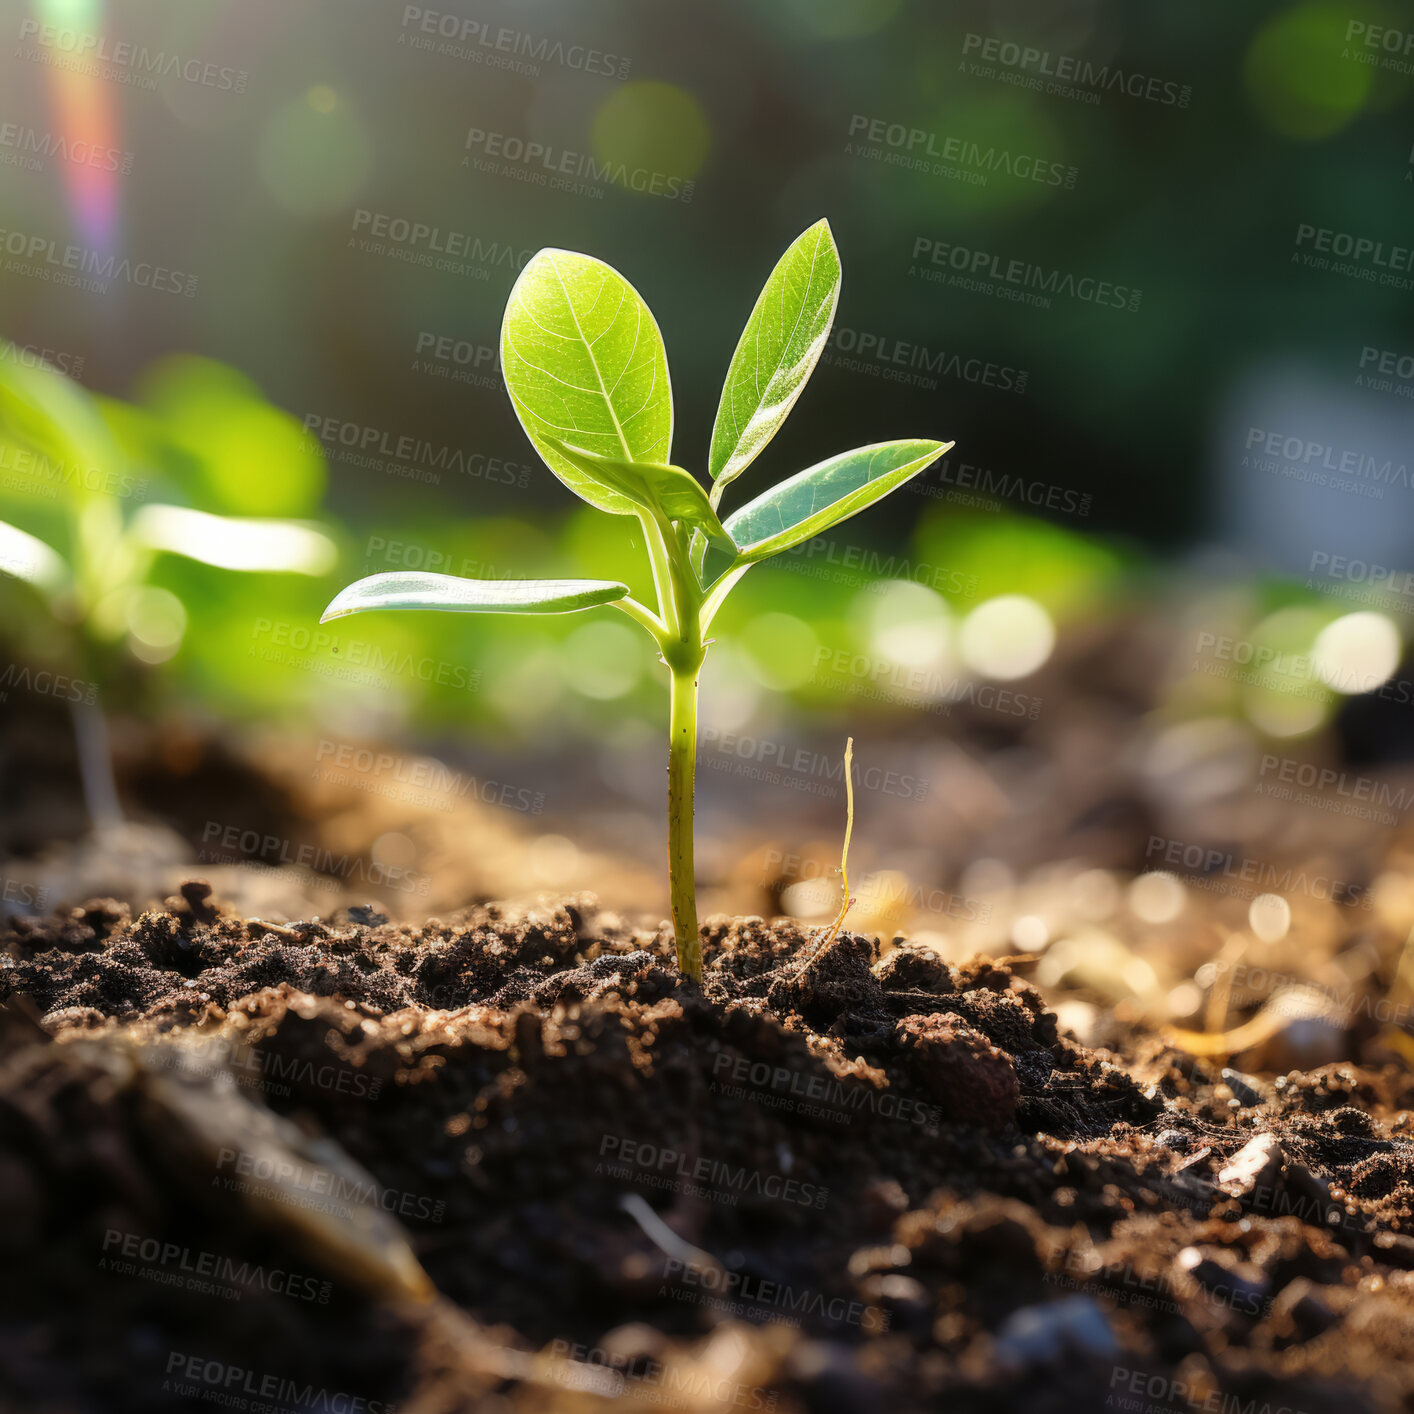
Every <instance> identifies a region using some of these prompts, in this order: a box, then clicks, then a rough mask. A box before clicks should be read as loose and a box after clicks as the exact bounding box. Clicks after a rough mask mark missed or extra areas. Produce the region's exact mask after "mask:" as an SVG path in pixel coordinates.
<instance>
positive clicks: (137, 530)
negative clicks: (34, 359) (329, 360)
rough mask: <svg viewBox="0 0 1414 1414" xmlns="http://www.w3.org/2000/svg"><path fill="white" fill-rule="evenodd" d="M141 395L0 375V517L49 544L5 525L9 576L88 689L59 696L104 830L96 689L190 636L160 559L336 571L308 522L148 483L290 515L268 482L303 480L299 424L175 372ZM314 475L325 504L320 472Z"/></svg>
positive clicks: (109, 808)
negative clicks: (28, 592)
mask: <svg viewBox="0 0 1414 1414" xmlns="http://www.w3.org/2000/svg"><path fill="white" fill-rule="evenodd" d="M148 392H149V395H150V397H149V406H145V407H144V406H139V405H136V404H130V403H122V402H118V401H116V400H113V399H107V398H99V397H94V396H92V395H90V394H89V393H87V392H86V391H85V390H84V389H83V388H81V387H80V386H79V385H78V384H77V383H74V382H73V381H72V380H70V379H69V378H67V377H65V376H64V375H63V374H62V373H59V372H58V371H57V370H55V369H53V368H51V367H49V366H48V365H46V364H42V363H30V364H28V365H26V364H25V363H23V362H18V361H17V362H10V361H6V362H3V363H0V461H3V465H4V467H5V470H6V472H7V475H6V477H5V494H4V497H3V499H4V501H5V502H6V504H7V512H6V513H7V514H16V513H18V514H19V515H20V517H21V518H24V519H27V520H29V521H30V522H31V523H33V524H35V525H36V526H37V528H38V529H39V530H40V532H41V533H40V534H38V535H36V534H32V533H31V532H30V531H28V530H24V529H21V528H20V527H19V526H18V525H15V524H12V523H10V522H9V521H8V520H0V572H3V573H4V574H6V575H9V576H11V577H12V578H14V579H17V580H21V581H23V582H24V583H26V584H27V585H29V586H31V587H32V588H33V589H34V591H35V592H36V593H37V594H38V595H39V596H40V597H41V598H42V600H43V602H44V604H45V605H46V607H47V609H48V611H49V614H50V616H51V619H52V623H53V625H54V627H55V628H56V629H57V630H58V631H59V634H60V640H61V642H60V655H59V656H60V658H61V660H62V662H63V663H64V666H65V669H66V670H67V671H68V672H69V673H71V674H72V675H73V678H74V679H75V680H76V681H77V682H78V683H79V684H80V685H81V690H78V691H71V692H69V693H66V694H64V695H65V696H67V697H69V698H70V706H71V708H72V712H73V718H74V730H75V734H76V738H77V743H78V757H79V771H80V776H81V779H82V784H83V791H84V800H85V804H86V806H87V808H88V813H89V818H90V823H91V824H92V825H93V827H94V828H95V829H96V830H102V829H106V828H108V827H110V826H112V825H115V824H117V823H119V822H121V820H122V818H123V815H122V807H121V805H120V803H119V799H118V792H117V787H116V785H115V782H114V777H113V765H112V759H111V755H110V752H109V747H108V732H107V726H106V722H105V718H104V715H103V709H102V706H101V704H100V703H99V702H98V701H97V698H96V694H95V693H94V692H93V691H91V689H92V686H93V684H95V683H102V684H104V685H105V687H107V686H109V685H110V684H111V683H112V682H113V681H114V679H115V678H116V677H117V675H118V674H119V673H120V671H121V670H122V668H123V667H125V666H128V665H133V664H137V665H141V664H149V665H151V664H156V663H160V662H163V661H165V660H166V659H167V658H169V657H171V655H172V654H173V653H175V652H176V650H177V647H178V646H179V644H180V642H181V636H182V633H183V630H184V628H185V625H186V611H185V609H184V608H183V605H182V601H181V599H180V598H178V596H177V595H176V594H174V593H173V592H172V590H170V589H167V588H164V587H161V586H160V585H157V584H155V583H153V574H154V569H155V567H156V565H157V563H158V560H159V557H161V556H163V555H179V556H182V557H184V558H186V559H189V560H194V561H197V562H199V563H200V564H204V565H211V566H215V567H216V568H218V569H223V570H236V571H264V572H278V573H295V574H307V575H323V574H327V573H328V572H329V571H330V570H331V569H332V568H333V566H334V561H335V558H336V554H335V547H334V543H333V541H331V540H330V539H329V538H328V536H326V535H325V534H324V533H323V532H322V531H321V530H319V529H317V528H316V527H315V526H313V525H309V524H305V523H302V522H301V521H297V520H292V519H286V518H271V517H255V516H229V515H216V514H211V513H209V512H207V511H201V510H195V509H192V508H190V507H188V506H180V505H171V504H167V503H163V502H147V501H146V499H145V493H146V490H147V487H148V485H149V483H150V482H152V481H154V480H158V481H170V482H175V483H177V484H180V485H181V486H183V488H187V487H190V486H193V485H195V486H196V487H197V488H198V489H199V490H204V491H206V492H208V493H211V494H212V495H213V499H216V500H218V501H223V502H225V503H227V504H229V503H230V502H231V501H233V500H234V501H236V502H237V503H238V504H239V503H240V502H241V501H242V500H244V501H245V502H247V503H252V504H253V503H256V502H258V501H259V500H261V499H264V500H266V501H268V500H269V499H270V497H271V496H272V495H274V496H275V497H283V498H284V499H285V500H286V501H287V502H288V501H289V500H290V497H291V491H290V490H289V489H288V488H286V489H278V488H277V489H273V490H272V489H271V487H272V483H274V482H276V481H277V480H279V479H282V478H283V479H286V480H288V481H290V482H294V483H298V482H299V481H300V480H301V479H303V480H305V481H309V480H310V474H309V471H308V468H302V467H301V466H300V465H299V458H300V457H304V456H308V455H309V454H308V452H307V451H304V452H297V451H296V447H297V446H298V445H299V444H300V437H299V429H298V424H296V423H294V422H293V420H292V419H288V418H287V415H286V414H283V413H280V412H279V411H278V410H277V409H274V408H270V407H269V406H268V405H266V404H264V403H263V402H262V401H261V400H260V399H259V396H258V394H257V393H256V391H255V390H254V388H253V385H250V384H248V383H247V382H246V381H245V380H244V379H241V378H240V376H239V375H238V374H234V373H232V372H231V371H230V370H228V369H223V368H222V367H221V366H220V365H219V364H213V363H209V362H208V361H206V360H201V359H174V360H169V361H167V363H166V364H165V365H159V369H158V372H157V374H156V375H155V377H154V378H153V379H152V380H151V382H150V384H149V388H148ZM286 424H288V425H286ZM316 471H317V476H318V482H317V484H316V486H315V491H316V495H317V494H318V491H319V490H322V475H323V472H322V466H316ZM223 483H224V494H223ZM294 494H296V495H298V496H300V497H301V498H302V499H307V497H306V496H305V495H304V493H303V492H301V491H296V492H295V493H294ZM9 507H15V508H16V510H15V511H11V510H9V509H8V508H9ZM75 699H76V700H75Z"/></svg>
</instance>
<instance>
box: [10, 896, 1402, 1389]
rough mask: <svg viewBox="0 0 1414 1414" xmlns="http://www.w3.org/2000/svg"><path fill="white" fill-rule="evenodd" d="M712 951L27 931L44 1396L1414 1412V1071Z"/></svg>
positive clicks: (25, 1375) (22, 1203)
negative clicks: (698, 960) (1196, 1049)
mask: <svg viewBox="0 0 1414 1414" xmlns="http://www.w3.org/2000/svg"><path fill="white" fill-rule="evenodd" d="M881 952H882V956H881ZM704 954H705V957H706V962H707V974H706V984H705V987H703V988H702V989H699V988H698V987H697V986H695V985H694V984H692V983H691V982H688V981H685V980H684V979H683V978H681V977H680V976H679V975H678V974H677V972H676V970H675V968H674V967H673V965H672V962H671V950H670V946H669V943H668V940H667V938H666V935H665V934H663V933H661V932H660V933H658V934H656V935H654V934H647V933H643V932H641V931H635V930H633V929H632V928H631V927H629V926H627V925H626V924H625V923H623V922H622V921H621V920H619V919H617V918H615V917H613V916H609V915H605V914H601V913H598V912H596V910H595V907H594V905H593V904H592V902H591V901H590V900H588V899H584V898H579V899H574V900H569V901H565V902H562V903H560V904H558V905H553V906H552V905H547V906H546V907H544V908H543V909H542V910H540V911H531V912H528V913H523V914H519V915H512V914H510V913H509V912H508V911H506V910H502V909H499V908H497V907H495V906H488V907H484V908H478V909H476V910H473V911H472V912H470V913H468V914H466V915H463V916H460V917H457V918H454V919H448V920H446V921H439V920H433V921H431V922H429V923H427V924H426V925H425V926H423V927H420V928H415V927H410V926H407V925H393V924H389V923H387V922H385V921H383V920H382V919H381V917H380V916H378V915H376V914H370V913H367V912H364V913H359V912H358V911H355V916H354V917H351V918H350V917H346V916H344V915H342V914H341V915H339V916H338V921H337V922H304V923H293V924H280V923H261V922H260V921H258V920H255V919H249V920H243V919H240V918H237V917H233V916H231V915H229V914H228V913H225V912H223V911H222V910H220V909H219V908H218V907H217V906H216V905H215V904H213V902H212V900H211V899H210V898H209V896H208V890H207V889H206V888H205V886H203V885H199V884H193V885H189V886H187V887H186V888H185V889H184V890H183V894H182V896H181V897H177V898H173V899H171V900H169V901H168V905H167V907H166V908H165V909H164V910H161V911H155V912H150V913H146V914H143V915H142V916H141V917H137V918H133V917H131V916H130V915H129V913H128V910H127V909H126V907H125V906H121V905H116V904H111V903H105V902H101V901H100V902H94V903H91V904H89V905H87V906H86V907H84V908H81V909H76V910H74V911H73V912H72V913H71V914H68V915H66V916H63V917H55V918H50V919H48V920H45V921H42V922H36V921H32V920H31V921H25V920H20V921H19V922H18V923H17V924H15V925H14V928H13V931H11V932H10V933H9V934H8V935H7V937H6V939H5V942H4V948H3V954H0V1000H7V1001H8V1005H7V1006H6V1007H5V1008H4V1010H3V1012H0V1283H2V1284H0V1371H3V1372H4V1373H3V1378H0V1407H3V1408H6V1409H8V1408H14V1409H32V1410H44V1411H61V1410H62V1411H70V1410H73V1411H80V1410H82V1411H89V1410H93V1411H98V1410H103V1411H107V1410H128V1409H132V1410H144V1411H147V1410H168V1409H177V1408H186V1407H193V1408H195V1407H206V1406H212V1405H214V1406H215V1407H218V1408H235V1409H245V1410H258V1409H269V1410H280V1411H304V1410H327V1411H330V1414H383V1411H384V1410H386V1409H387V1408H389V1407H390V1406H393V1405H396V1406H397V1407H398V1408H399V1409H400V1410H403V1411H409V1410H415V1411H427V1414H431V1411H440V1410H453V1409H470V1408H476V1409H485V1410H498V1411H501V1410H512V1409H516V1410H520V1409H534V1410H541V1409H564V1410H571V1409H573V1410H579V1409H604V1408H610V1407H625V1408H635V1407H639V1406H641V1407H643V1408H645V1409H646V1408H663V1407H668V1408H677V1409H685V1410H729V1409H776V1410H796V1409H800V1410H812V1411H816V1410H818V1411H836V1410H839V1411H853V1410H873V1409H881V1410H889V1411H891V1414H892V1412H894V1411H897V1412H898V1414H902V1411H907V1410H913V1409H947V1410H957V1411H970V1410H978V1411H981V1410H998V1409H1025V1410H1041V1411H1047V1410H1056V1411H1061V1410H1064V1411H1075V1410H1089V1409H1112V1410H1144V1411H1156V1414H1157V1412H1160V1411H1175V1414H1183V1411H1189V1410H1203V1411H1220V1414H1248V1411H1254V1414H1263V1411H1273V1414H1275V1411H1278V1410H1281V1409H1286V1410H1290V1411H1305V1414H1322V1412H1323V1411H1327V1410H1329V1411H1336V1410H1339V1411H1342V1414H1350V1411H1359V1410H1364V1409H1397V1408H1407V1407H1411V1405H1414V1301H1411V1296H1410V1292H1411V1288H1414V1144H1411V1139H1410V1127H1411V1119H1412V1118H1414V1117H1411V1114H1410V1112H1409V1111H1408V1109H1406V1106H1408V1105H1409V1104H1410V1103H1411V1095H1410V1088H1411V1084H1410V1080H1409V1077H1408V1075H1407V1073H1406V1072H1402V1071H1399V1072H1397V1071H1395V1070H1394V1069H1390V1070H1387V1071H1372V1070H1368V1069H1361V1068H1357V1067H1355V1066H1351V1065H1339V1066H1332V1067H1328V1068H1326V1069H1324V1070H1321V1071H1317V1072H1314V1073H1310V1074H1299V1073H1293V1074H1291V1075H1288V1076H1284V1077H1270V1076H1269V1077H1261V1076H1247V1077H1242V1076H1237V1075H1235V1074H1232V1073H1229V1075H1228V1076H1227V1078H1226V1079H1225V1078H1224V1077H1223V1076H1222V1075H1221V1074H1220V1073H1219V1072H1218V1071H1216V1070H1215V1069H1212V1068H1210V1067H1209V1066H1208V1065H1207V1064H1205V1063H1203V1062H1196V1061H1193V1060H1191V1059H1188V1058H1185V1057H1183V1056H1181V1055H1180V1054H1178V1053H1177V1052H1174V1051H1171V1050H1167V1049H1165V1048H1163V1047H1161V1046H1160V1045H1159V1044H1158V1043H1156V1042H1154V1041H1152V1040H1150V1041H1147V1042H1143V1041H1137V1040H1136V1041H1135V1042H1134V1043H1133V1045H1132V1046H1131V1047H1130V1048H1129V1050H1128V1051H1127V1053H1126V1054H1123V1055H1119V1054H1112V1053H1109V1052H1105V1051H1097V1050H1090V1049H1086V1048H1085V1047H1082V1046H1080V1045H1078V1044H1076V1043H1075V1042H1074V1041H1072V1040H1070V1039H1067V1037H1066V1036H1065V1035H1064V1034H1063V1033H1062V1032H1060V1031H1059V1030H1058V1028H1057V1023H1056V1018H1055V1016H1054V1014H1053V1013H1052V1012H1051V1011H1050V1010H1049V1009H1048V1008H1047V1006H1046V1005H1045V1003H1044V1001H1043V999H1042V997H1041V995H1040V993H1039V992H1037V991H1036V989H1035V988H1034V987H1032V986H1031V985H1030V984H1029V983H1028V982H1027V981H1026V980H1025V975H1024V974H1025V972H1026V967H1025V960H1013V961H1012V962H1010V963H1009V962H1008V961H1005V960H1003V961H989V960H985V959H983V960H978V961H977V962H975V963H973V964H971V965H969V966H967V967H965V968H962V969H957V968H949V967H948V966H947V965H946V964H945V963H944V962H943V961H942V960H941V959H940V958H938V956H937V955H936V954H935V953H932V952H930V951H928V950H926V949H923V948H920V947H916V946H913V945H908V944H902V941H901V940H895V941H894V942H892V943H885V944H884V945H883V946H882V948H881V945H880V943H879V942H878V941H870V940H867V939H864V938H861V937H857V936H854V935H851V934H848V933H846V934H844V935H842V936H841V937H840V939H839V940H838V941H837V942H836V943H835V944H834V945H832V946H831V947H829V948H828V949H821V948H820V947H819V946H818V944H817V943H816V942H815V941H814V940H813V938H812V936H810V935H807V934H806V933H804V932H802V931H801V930H800V929H798V928H797V927H795V926H794V925H790V924H779V923H778V924H776V925H773V926H768V925H767V924H766V923H764V922H763V921H762V920H760V919H755V918H748V919H737V920H731V921H727V920H716V921H713V922H712V923H710V924H709V926H708V927H707V928H706V930H705V937H704ZM267 1107H268V1110H269V1111H273V1112H275V1113H276V1114H277V1115H280V1116H284V1117H285V1118H286V1119H287V1120H288V1121H289V1122H288V1123H279V1122H276V1121H271V1120H270V1119H269V1117H268V1114H267ZM354 1166H357V1167H354ZM361 1171H366V1173H367V1174H368V1175H371V1176H372V1179H373V1180H376V1185H377V1188H376V1190H374V1189H372V1187H371V1186H370V1189H369V1192H372V1193H373V1194H374V1196H373V1197H372V1198H371V1199H370V1198H369V1197H368V1196H367V1194H361V1195H359V1196H355V1197H349V1196H348V1194H347V1193H346V1192H343V1191H342V1190H340V1191H338V1192H336V1191H335V1190H337V1189H338V1180H339V1178H340V1176H341V1175H344V1174H349V1173H351V1174H354V1175H357V1174H358V1173H360V1172H361ZM380 1210H381V1214H382V1216H379V1212H380ZM370 1214H372V1216H370ZM404 1240H406V1242H407V1243H409V1244H410V1246H411V1250H412V1252H414V1253H415V1254H416V1258H417V1263H418V1264H420V1270H419V1267H418V1266H417V1265H416V1264H413V1263H411V1261H410V1260H407V1259H405V1256H404V1253H405V1249H404V1247H403V1246H402V1244H403V1242H404ZM424 1271H425V1273H426V1277H427V1278H430V1286H428V1285H427V1284H426V1282H425V1281H424V1278H423V1276H422V1272H424ZM586 1366H592V1367H595V1368H592V1369H588V1368H586ZM600 1367H607V1369H605V1368H600ZM606 1399H607V1402H606Z"/></svg>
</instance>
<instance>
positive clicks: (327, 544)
mask: <svg viewBox="0 0 1414 1414" xmlns="http://www.w3.org/2000/svg"><path fill="white" fill-rule="evenodd" d="M131 533H132V535H133V536H134V537H135V538H136V539H137V540H138V541H140V542H141V543H142V544H143V545H146V546H147V547H148V549H151V550H165V551H166V552H167V553H168V554H171V555H185V556H186V557H187V559H189V560H198V561H199V562H200V563H202V564H204V565H215V566H216V567H217V568H218V569H223V570H264V571H267V572H270V573H275V574H280V573H284V574H311V575H322V574H328V573H329V571H330V570H331V569H333V568H334V562H335V561H336V560H337V558H338V552H337V551H336V550H335V548H334V542H333V541H332V540H330V539H329V537H328V536H327V535H325V534H324V532H323V531H322V530H316V529H315V528H314V527H313V526H312V525H301V524H300V523H299V522H298V521H293V520H261V519H257V518H255V517H253V516H214V515H210V514H209V513H208V512H206V511H193V510H189V509H188V508H187V507H186V506H162V505H154V506H144V507H143V508H142V509H141V510H140V511H139V512H138V513H137V515H136V516H135V517H134V518H133V523H132V527H131Z"/></svg>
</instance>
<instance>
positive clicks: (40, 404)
mask: <svg viewBox="0 0 1414 1414" xmlns="http://www.w3.org/2000/svg"><path fill="white" fill-rule="evenodd" d="M3 440H8V441H11V442H14V443H16V444H17V445H19V446H22V447H25V448H27V449H29V450H33V451H38V452H39V453H41V454H42V455H43V456H45V457H46V458H48V459H49V460H50V461H51V462H53V463H55V464H56V465H55V466H54V467H53V468H51V469H50V470H49V472H48V473H47V474H48V475H49V476H50V477H51V478H54V479H58V480H60V481H62V483H63V484H64V485H65V486H66V487H67V488H69V490H70V491H71V493H72V495H73V499H74V500H75V501H78V502H82V501H84V500H86V499H89V498H91V497H92V496H93V495H95V494H99V493H100V491H101V488H102V487H104V486H105V485H106V484H107V482H108V474H109V473H113V472H116V471H118V470H120V469H121V468H122V467H123V465H124V460H125V459H124V457H123V453H122V450H121V448H120V447H119V446H118V442H117V440H116V439H115V438H114V436H113V434H112V432H111V431H110V430H109V428H108V425H107V423H106V422H105V421H104V419H103V415H102V413H101V412H100V411H99V407H98V403H97V402H96V400H95V399H94V398H92V397H91V396H90V395H89V394H88V392H87V391H86V390H85V389H84V388H83V387H82V386H81V385H80V384H78V383H76V382H74V381H73V380H72V379H71V378H68V377H66V376H65V375H64V374H62V373H60V372H59V371H58V369H56V368H51V367H50V366H49V364H47V363H37V364H33V365H31V366H28V367H27V366H26V365H25V364H23V363H21V362H19V361H18V359H17V358H16V359H14V360H11V359H10V358H4V359H0V441H3ZM35 474H36V476H41V475H45V474H46V473H44V472H38V471H37V472H36V473H35ZM95 488H98V489H97V490H96V489H95Z"/></svg>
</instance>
